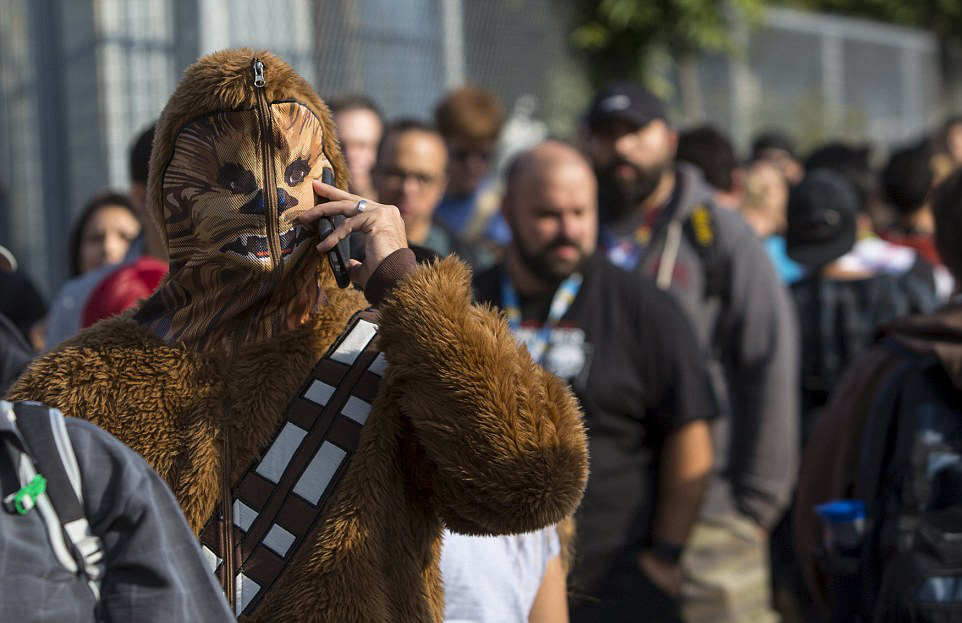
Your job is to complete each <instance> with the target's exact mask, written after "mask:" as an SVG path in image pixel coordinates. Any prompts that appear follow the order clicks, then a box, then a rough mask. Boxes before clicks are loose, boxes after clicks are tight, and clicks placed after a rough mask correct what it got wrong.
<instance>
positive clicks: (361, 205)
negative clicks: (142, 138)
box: [9, 49, 588, 623]
mask: <svg viewBox="0 0 962 623" xmlns="http://www.w3.org/2000/svg"><path fill="white" fill-rule="evenodd" d="M325 168H327V169H330V170H331V171H332V172H333V180H334V182H335V183H334V185H327V184H322V183H321V182H319V181H316V180H318V179H320V178H322V176H323V171H324V169H325ZM346 176H347V168H346V167H345V164H344V160H343V158H342V156H341V152H340V149H339V147H338V142H337V137H336V131H335V127H334V124H333V122H332V121H331V115H330V113H329V111H328V109H327V107H326V105H325V104H324V102H323V101H321V99H320V98H319V97H318V96H317V95H316V94H315V93H314V91H313V90H312V89H311V87H310V86H308V84H307V83H306V82H305V81H304V80H303V79H302V78H301V77H300V76H299V75H297V74H296V73H295V72H294V71H293V70H292V69H291V68H290V67H289V66H288V65H286V64H285V63H284V62H283V61H282V60H280V59H279V58H277V57H276V56H274V55H273V54H271V53H269V52H266V51H257V52H255V51H252V50H249V49H237V50H228V51H222V52H217V53H214V54H211V55H209V56H205V57H203V58H201V59H200V60H198V61H197V62H196V63H195V64H194V65H193V66H191V67H190V68H188V69H187V71H186V72H185V74H184V77H183V79H182V80H181V83H180V85H179V86H178V87H177V90H176V91H175V92H174V94H173V96H171V99H170V101H169V102H168V104H167V106H166V108H165V109H164V112H163V114H162V115H161V118H160V121H159V123H158V125H157V132H156V137H155V139H154V146H153V153H152V155H151V161H150V177H149V182H148V193H149V200H148V201H149V207H150V210H151V213H152V215H153V217H154V219H155V221H156V223H157V224H158V225H159V226H160V229H161V231H162V232H163V234H164V236H165V238H166V242H167V246H168V249H169V253H170V273H169V274H168V276H167V277H166V278H165V279H164V281H163V282H161V284H160V286H159V288H158V290H157V291H156V292H155V293H154V294H153V295H152V296H151V297H150V298H148V299H147V300H146V301H144V302H143V303H142V304H141V305H140V306H139V307H138V308H135V309H132V310H130V311H128V312H125V313H124V314H122V315H120V316H115V317H113V318H110V319H107V320H104V321H101V322H100V323H98V324H96V325H94V326H92V327H90V328H89V329H87V330H85V331H84V332H82V333H81V334H79V335H78V336H76V337H75V338H73V339H71V340H69V341H67V342H65V343H63V344H62V345H61V346H59V347H58V348H57V349H56V350H55V351H53V352H51V353H49V354H47V355H45V356H43V357H41V358H40V359H38V360H37V361H35V362H34V363H33V364H32V365H31V367H30V368H29V369H28V370H27V371H26V372H25V373H24V375H23V376H22V377H21V378H20V379H19V380H18V382H17V383H16V384H15V386H14V387H13V388H12V389H11V391H10V392H9V398H10V399H13V400H38V401H42V402H45V403H47V404H49V405H52V406H55V407H57V408H59V409H61V410H62V411H63V412H64V413H65V414H69V415H72V416H76V417H81V418H84V419H88V420H90V421H92V422H94V423H95V424H97V425H99V426H101V427H103V428H104V429H106V430H107V431H109V432H110V433H112V434H113V435H115V436H117V437H118V438H119V439H121V440H122V441H123V442H125V443H126V444H127V445H129V446H130V447H131V448H133V449H134V450H135V451H136V452H138V453H140V454H141V455H143V456H144V457H145V458H146V459H147V461H148V462H149V463H150V465H151V466H152V467H153V468H154V469H155V470H156V471H157V472H158V473H159V474H160V475H161V476H162V477H163V478H164V479H165V480H166V481H167V482H168V483H169V484H170V486H171V488H172V489H173V491H174V493H175V495H176V496H177V499H178V501H179V502H180V505H181V508H182V509H183V511H184V514H185V515H186V517H187V520H188V522H189V524H190V526H191V527H192V529H193V530H194V531H195V533H197V534H198V535H199V537H200V539H201V541H202V543H203V544H204V549H205V553H206V554H207V555H208V558H209V560H210V562H211V564H212V567H213V568H215V571H216V572H217V574H218V577H219V578H220V581H221V583H222V586H224V588H225V591H226V592H227V594H228V600H229V601H230V602H231V603H232V606H233V607H234V608H235V611H236V612H237V613H238V614H239V615H240V616H241V619H242V620H247V621H332V622H333V621H336V622H338V623H345V622H352V621H364V622H372V621H375V622H376V621H405V622H406V621H440V620H441V619H442V616H443V600H444V597H443V590H442V586H441V578H440V574H439V571H438V554H439V548H440V535H441V532H442V528H443V527H445V526H447V527H448V528H450V529H451V530H454V531H457V532H463V533H467V534H507V533H517V532H525V531H530V530H534V529H538V528H541V527H544V526H548V525H551V524H553V523H556V522H558V521H560V520H562V519H564V518H566V517H567V516H569V515H570V514H571V513H572V512H573V511H574V510H575V508H576V506H577V505H578V503H579V501H580V499H581V494H582V491H583V489H584V486H585V482H586V479H587V463H588V457H587V446H586V437H585V431H584V428H583V426H582V424H581V420H580V412H579V408H578V405H577V403H576V401H575V399H574V398H573V396H572V394H571V393H570V391H569V390H568V389H567V387H566V386H565V384H564V383H563V382H561V381H560V380H558V379H557V378H555V377H554V376H552V375H551V374H549V373H546V372H544V371H543V370H542V369H541V368H539V367H538V366H537V365H535V364H534V363H533V362H532V361H531V358H530V357H529V356H528V354H527V352H526V351H525V350H524V349H521V348H519V346H518V345H517V343H516V341H515V338H514V337H513V336H512V334H511V332H510V331H509V330H508V327H507V325H506V323H505V322H504V321H503V320H502V319H501V318H499V316H498V315H497V314H496V313H495V312H494V311H492V310H491V309H490V308H485V307H478V306H474V305H472V304H471V290H470V281H471V280H470V273H469V270H468V268H467V266H466V265H465V264H463V263H462V262H461V261H460V260H458V259H456V258H450V259H445V260H441V261H436V262H434V263H431V264H428V265H424V266H417V265H415V262H414V258H413V253H412V252H411V251H410V250H409V249H407V248H406V244H405V242H404V226H403V223H402V221H401V218H400V216H399V214H398V211H397V209H396V208H395V207H393V206H384V205H380V204H377V203H374V202H373V201H372V202H362V201H361V198H360V197H357V196H354V195H350V194H348V193H347V192H346V191H345V190H344V189H345V188H346V187H347V178H346ZM315 193H316V194H317V195H318V196H320V197H321V198H322V199H327V200H328V201H327V202H326V203H324V202H323V201H320V202H319V201H315ZM315 204H317V205H315ZM335 214H340V215H344V216H345V217H346V220H345V221H344V224H342V225H341V226H340V227H338V228H337V229H336V230H335V231H334V233H332V234H330V235H329V236H327V237H326V238H324V239H323V242H319V235H318V234H317V227H316V226H317V222H318V220H319V219H320V218H321V217H324V216H332V215H335ZM352 231H360V232H363V233H364V234H365V235H366V236H365V256H366V260H365V262H364V263H363V264H358V263H356V262H352V265H351V267H350V274H351V277H352V278H353V279H354V281H355V282H356V283H358V285H360V286H362V287H363V294H362V292H360V291H358V290H356V289H354V288H346V289H340V288H338V287H337V286H336V284H335V280H334V277H333V275H332V273H331V271H330V270H329V269H328V264H327V261H326V254H325V252H326V251H328V250H329V249H330V248H331V247H332V246H333V245H334V244H335V243H336V242H337V241H338V240H341V239H343V238H344V237H346V236H347V235H348V234H349V233H351V232H352ZM315 246H316V247H317V250H315V248H314V247H315ZM318 251H320V252H318ZM365 297H366V298H367V301H369V302H370V305H369V304H368V302H366V301H365ZM372 305H373V306H374V307H375V308H376V309H373V310H370V309H369V311H367V312H363V313H362V310H365V309H367V308H370V307H371V306H372ZM359 313H362V317H358V314H359ZM372 314H373V315H372ZM372 335H374V336H376V337H372ZM359 336H360V337H359ZM361 338H363V339H361ZM369 338H370V339H369ZM344 370H347V372H345V371H344ZM331 405H334V406H333V407H332V406H331ZM315 407H316V408H317V409H321V410H322V411H321V413H320V414H317V413H316V412H315V411H311V409H312V408H315ZM331 422H333V423H331ZM322 429H326V430H327V432H324V430H322ZM318 431H320V433H319V432H318ZM318 434H323V435H327V436H326V437H324V439H326V441H324V442H323V444H322V445H320V446H319V449H318V446H316V445H315V446H313V447H311V446H310V444H308V440H310V439H316V438H318V437H317V435H318ZM328 485H330V486H328Z"/></svg>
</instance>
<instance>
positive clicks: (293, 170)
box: [284, 158, 311, 186]
mask: <svg viewBox="0 0 962 623" xmlns="http://www.w3.org/2000/svg"><path fill="white" fill-rule="evenodd" d="M310 171H311V169H310V167H309V166H307V160H304V159H303V158H298V159H297V160H295V161H294V162H292V163H290V164H289V165H287V169H285V170H284V181H285V182H287V185H288V186H297V185H298V184H300V183H301V182H303V181H304V178H305V177H306V176H307V174H308V173H310Z"/></svg>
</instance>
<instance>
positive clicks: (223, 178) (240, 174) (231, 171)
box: [217, 162, 257, 195]
mask: <svg viewBox="0 0 962 623" xmlns="http://www.w3.org/2000/svg"><path fill="white" fill-rule="evenodd" d="M217 183H218V184H220V185H221V186H223V187H224V188H226V189H227V190H228V191H230V192H231V193H233V194H237V195H248V194H250V193H252V192H254V191H255V190H257V182H256V181H255V180H254V174H253V173H251V172H250V171H248V170H247V169H245V168H244V167H242V166H241V165H239V164H237V163H236V162H228V163H227V164H225V165H224V166H222V167H221V168H220V171H219V172H218V173H217Z"/></svg>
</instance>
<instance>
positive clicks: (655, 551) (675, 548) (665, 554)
mask: <svg viewBox="0 0 962 623" xmlns="http://www.w3.org/2000/svg"><path fill="white" fill-rule="evenodd" d="M684 549H685V546H684V545H682V544H681V543H676V542H674V541H664V540H660V539H659V540H656V541H653V542H652V544H651V545H649V546H648V553H649V554H651V555H652V556H654V557H655V558H657V559H658V560H661V561H663V562H667V563H669V564H672V565H677V564H678V563H679V562H680V561H681V553H682V551H683V550H684Z"/></svg>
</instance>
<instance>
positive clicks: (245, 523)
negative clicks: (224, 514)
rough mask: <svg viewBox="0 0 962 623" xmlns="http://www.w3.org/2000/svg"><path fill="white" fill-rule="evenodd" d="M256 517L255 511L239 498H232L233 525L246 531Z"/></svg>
mask: <svg viewBox="0 0 962 623" xmlns="http://www.w3.org/2000/svg"><path fill="white" fill-rule="evenodd" d="M255 519H257V511H255V510H254V509H253V508H251V507H250V506H248V505H247V504H244V503H243V502H241V501H240V500H237V499H235V500H234V525H235V526H237V527H238V528H240V529H241V530H243V531H244V532H247V531H248V530H250V529H251V524H252V523H254V520H255Z"/></svg>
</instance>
